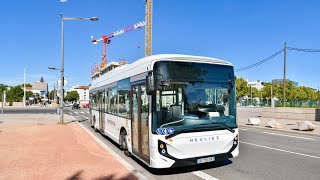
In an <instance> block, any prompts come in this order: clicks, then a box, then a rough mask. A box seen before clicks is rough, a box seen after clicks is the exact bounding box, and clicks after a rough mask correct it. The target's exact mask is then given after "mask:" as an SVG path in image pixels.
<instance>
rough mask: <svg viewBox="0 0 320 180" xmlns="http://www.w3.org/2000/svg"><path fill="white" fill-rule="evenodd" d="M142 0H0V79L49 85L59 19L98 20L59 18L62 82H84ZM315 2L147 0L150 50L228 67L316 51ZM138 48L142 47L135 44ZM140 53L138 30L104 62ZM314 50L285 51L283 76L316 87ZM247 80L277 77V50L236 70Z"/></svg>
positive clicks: (318, 4)
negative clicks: (106, 41) (106, 39)
mask: <svg viewBox="0 0 320 180" xmlns="http://www.w3.org/2000/svg"><path fill="white" fill-rule="evenodd" d="M144 2H145V1H144V0H68V1H67V2H65V3H60V1H59V0H29V1H24V0H10V1H9V0H7V1H0V15H1V20H0V23H1V28H0V40H1V42H0V47H1V48H0V62H1V67H2V68H1V71H0V83H4V84H8V85H17V84H21V83H23V69H24V66H26V67H27V74H26V82H27V83H32V82H34V81H38V80H40V77H41V76H43V77H44V80H45V81H46V82H48V83H49V88H51V89H52V88H53V84H54V82H56V80H57V79H58V78H59V76H60V74H59V72H58V71H52V70H49V69H48V68H47V67H48V66H50V65H52V66H56V67H59V66H60V54H61V51H60V50H61V18H60V16H59V13H62V14H64V16H65V17H92V16H97V17H99V21H97V22H91V21H66V22H65V76H66V78H67V81H68V84H67V88H66V89H70V87H71V86H73V85H77V84H78V85H87V84H90V68H91V67H92V65H94V64H95V63H99V62H100V61H101V59H100V56H101V54H102V44H97V45H93V44H92V43H91V38H90V37H91V36H92V35H93V36H94V37H97V38H98V37H101V36H102V35H106V34H109V33H111V32H114V31H116V30H119V29H121V28H124V27H127V26H130V25H132V24H134V23H136V22H139V21H142V20H144V12H145V3H144ZM319 9H320V1H317V0H308V1H302V0H300V1H298V0H281V1H267V0H265V1H262V0H260V1H253V0H244V1H236V0H233V1H232V0H220V1H218V0H184V1H182V0H154V8H153V12H154V15H153V24H154V25H153V53H154V54H161V53H179V54H189V55H200V56H208V57H215V58H219V59H224V60H227V61H230V62H232V63H233V64H234V66H235V68H240V67H243V66H247V65H250V64H252V63H255V62H257V61H260V60H262V59H264V58H266V57H268V56H270V55H272V54H273V53H275V52H276V51H278V50H280V49H281V48H283V44H284V42H285V41H286V42H287V45H288V46H290V47H297V48H315V49H320V36H319V32H320V23H319V18H320V11H319ZM138 46H141V48H138ZM143 56H144V29H141V30H135V31H131V32H129V33H127V34H123V35H121V36H118V37H115V38H113V39H112V40H111V44H110V45H109V46H108V61H111V60H112V61H118V60H119V59H126V60H127V61H128V62H129V63H131V62H133V61H134V60H136V59H139V58H141V57H143ZM319 60H320V53H303V52H295V51H288V52H287V78H289V79H292V80H294V81H297V82H299V84H300V85H306V86H310V87H314V88H317V87H318V86H320V79H319V75H320V71H319V67H320V61H319ZM236 75H237V76H240V77H244V78H245V79H248V80H250V81H253V80H263V81H271V80H272V79H276V78H282V77H283V54H281V55H279V56H277V57H276V58H274V59H273V60H271V61H269V62H267V63H265V64H263V65H261V66H259V67H256V68H253V69H250V70H247V71H242V72H239V73H236Z"/></svg>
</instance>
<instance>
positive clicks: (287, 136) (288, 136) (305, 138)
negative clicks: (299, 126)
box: [262, 132, 314, 141]
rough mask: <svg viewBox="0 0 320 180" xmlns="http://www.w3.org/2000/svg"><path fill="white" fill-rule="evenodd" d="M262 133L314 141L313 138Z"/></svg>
mask: <svg viewBox="0 0 320 180" xmlns="http://www.w3.org/2000/svg"><path fill="white" fill-rule="evenodd" d="M262 133H264V134H271V135H276V136H286V137H292V138H299V139H307V140H312V141H313V140H314V139H312V138H307V137H300V136H291V135H286V134H277V133H271V132H262Z"/></svg>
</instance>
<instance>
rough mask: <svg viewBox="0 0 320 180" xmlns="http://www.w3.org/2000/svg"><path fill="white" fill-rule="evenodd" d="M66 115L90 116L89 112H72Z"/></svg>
mask: <svg viewBox="0 0 320 180" xmlns="http://www.w3.org/2000/svg"><path fill="white" fill-rule="evenodd" d="M66 114H69V115H76V116H79V115H87V114H89V112H83V111H81V112H71V111H68V112H66Z"/></svg>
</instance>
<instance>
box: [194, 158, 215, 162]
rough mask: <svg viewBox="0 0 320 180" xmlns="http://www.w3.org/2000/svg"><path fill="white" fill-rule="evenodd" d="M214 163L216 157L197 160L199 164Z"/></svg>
mask: <svg viewBox="0 0 320 180" xmlns="http://www.w3.org/2000/svg"><path fill="white" fill-rule="evenodd" d="M212 161H215V158H214V157H207V158H201V159H197V164H201V163H207V162H212Z"/></svg>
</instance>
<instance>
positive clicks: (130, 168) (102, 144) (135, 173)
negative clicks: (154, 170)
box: [77, 121, 147, 179]
mask: <svg viewBox="0 0 320 180" xmlns="http://www.w3.org/2000/svg"><path fill="white" fill-rule="evenodd" d="M77 123H78V124H79V125H80V127H82V129H84V130H85V131H86V132H87V133H88V134H89V135H90V136H91V137H92V138H93V139H94V140H95V141H97V143H98V144H100V145H101V146H102V147H103V148H104V149H105V150H107V151H108V152H109V153H111V154H112V155H113V156H114V157H115V158H116V159H117V160H118V161H119V162H120V163H121V164H122V165H124V166H125V167H126V168H127V169H128V170H129V171H131V172H132V173H133V174H134V175H135V176H137V177H138V178H139V179H147V178H146V177H145V176H144V175H142V174H141V173H140V172H138V171H137V170H136V169H135V168H134V167H133V166H131V165H130V164H129V163H128V162H127V161H125V160H124V159H123V158H122V157H121V156H119V155H118V154H117V153H116V152H114V151H113V150H112V149H111V148H109V147H108V146H107V145H106V144H105V143H103V142H102V141H101V140H100V139H99V138H97V137H96V136H95V135H94V134H92V133H91V132H90V131H89V130H88V129H87V128H86V127H84V126H83V125H82V124H81V123H79V122H78V121H77Z"/></svg>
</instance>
